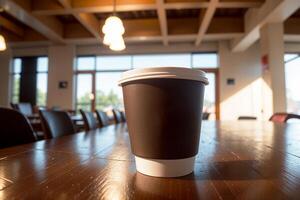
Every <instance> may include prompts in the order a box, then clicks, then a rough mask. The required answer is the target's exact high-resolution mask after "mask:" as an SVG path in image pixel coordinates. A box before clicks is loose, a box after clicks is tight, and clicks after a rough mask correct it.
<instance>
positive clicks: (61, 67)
mask: <svg viewBox="0 0 300 200" xmlns="http://www.w3.org/2000/svg"><path fill="white" fill-rule="evenodd" d="M48 58H49V71H48V95H47V106H48V107H53V106H58V107H60V108H63V109H73V106H74V98H73V97H74V92H73V91H74V88H73V76H74V74H73V71H74V70H73V67H74V59H75V47H74V46H72V45H67V46H50V47H49V54H48ZM60 81H66V82H67V83H68V86H67V88H64V89H61V88H59V87H58V85H59V82H60Z"/></svg>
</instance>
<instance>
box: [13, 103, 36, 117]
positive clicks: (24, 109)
mask: <svg viewBox="0 0 300 200" xmlns="http://www.w3.org/2000/svg"><path fill="white" fill-rule="evenodd" d="M16 108H17V110H18V111H20V112H21V113H22V114H23V115H25V116H32V115H33V109H32V106H31V104H30V103H18V104H16Z"/></svg>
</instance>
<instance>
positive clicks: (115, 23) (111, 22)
mask: <svg viewBox="0 0 300 200" xmlns="http://www.w3.org/2000/svg"><path fill="white" fill-rule="evenodd" d="M102 32H103V33H104V34H111V33H114V34H120V35H122V34H124V32H125V29H124V26H123V23H122V20H121V19H120V18H119V17H116V16H111V17H109V18H107V19H106V20H105V23H104V26H103V27H102Z"/></svg>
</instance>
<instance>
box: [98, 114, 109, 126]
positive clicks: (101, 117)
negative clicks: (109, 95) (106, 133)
mask: <svg viewBox="0 0 300 200" xmlns="http://www.w3.org/2000/svg"><path fill="white" fill-rule="evenodd" d="M96 115H97V119H98V122H99V127H100V128H101V127H104V126H107V125H109V124H110V123H109V118H108V116H107V114H106V113H105V112H103V111H100V110H96Z"/></svg>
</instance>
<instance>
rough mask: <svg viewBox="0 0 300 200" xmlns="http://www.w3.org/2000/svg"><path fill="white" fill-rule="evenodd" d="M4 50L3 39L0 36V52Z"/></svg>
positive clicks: (0, 35)
mask: <svg viewBox="0 0 300 200" xmlns="http://www.w3.org/2000/svg"><path fill="white" fill-rule="evenodd" d="M5 50H6V43H5V38H4V37H3V35H2V34H0V51H5Z"/></svg>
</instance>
